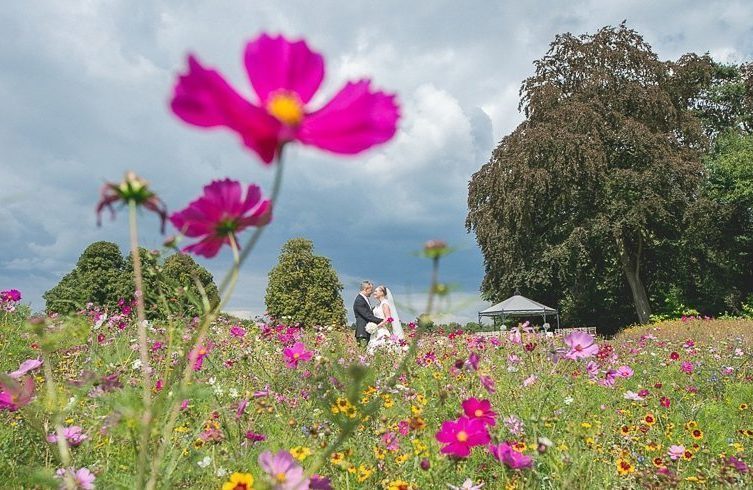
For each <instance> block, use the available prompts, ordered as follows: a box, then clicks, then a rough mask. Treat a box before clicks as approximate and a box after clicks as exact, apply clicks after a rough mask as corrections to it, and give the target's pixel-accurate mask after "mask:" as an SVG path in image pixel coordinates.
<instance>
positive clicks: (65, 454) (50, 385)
mask: <svg viewBox="0 0 753 490" xmlns="http://www.w3.org/2000/svg"><path fill="white" fill-rule="evenodd" d="M42 363H43V365H44V380H45V385H46V386H47V400H48V401H47V408H48V410H54V414H53V423H54V424H55V434H56V435H57V447H58V453H60V462H61V463H63V468H65V469H66V471H65V473H64V475H65V476H64V477H63V482H64V483H65V488H69V489H72V488H76V482H75V481H74V479H73V475H72V474H70V472H69V471H67V470H68V468H69V467H70V465H71V450H70V448H69V447H68V440H67V439H66V438H65V436H64V435H63V418H62V416H61V415H62V414H61V412H60V410H59V408H58V396H57V391H56V390H55V382H54V380H53V379H52V365H51V364H50V358H49V356H47V355H46V354H45V353H44V351H43V352H42Z"/></svg>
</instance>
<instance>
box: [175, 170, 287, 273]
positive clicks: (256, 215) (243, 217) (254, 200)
mask: <svg viewBox="0 0 753 490" xmlns="http://www.w3.org/2000/svg"><path fill="white" fill-rule="evenodd" d="M271 219H272V209H271V204H270V202H269V200H266V199H262V195H261V189H259V186H256V185H249V186H248V190H247V192H246V195H245V197H244V196H243V187H242V186H241V184H240V182H238V181H235V180H230V179H225V180H215V181H212V182H211V183H210V184H208V185H206V186H204V194H203V195H202V196H201V197H199V198H198V199H196V200H195V201H192V202H191V203H190V204H189V205H188V207H187V208H185V209H183V210H182V211H178V212H176V213H173V214H172V215H171V216H170V222H171V223H172V224H173V226H175V227H176V228H177V229H178V230H180V231H181V233H183V234H184V235H185V236H187V237H191V238H198V237H201V240H199V241H198V242H196V243H194V244H193V245H189V246H187V247H185V248H183V251H184V252H191V253H195V254H196V255H203V256H204V257H207V258H212V257H214V256H215V255H217V252H219V250H220V248H221V247H222V245H224V244H228V245H229V244H230V239H231V237H232V238H233V239H235V235H236V234H237V233H238V232H240V231H243V230H244V229H246V228H248V227H249V226H264V225H266V224H267V223H269V221H270V220H271ZM236 243H237V242H236Z"/></svg>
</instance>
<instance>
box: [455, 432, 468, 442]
mask: <svg viewBox="0 0 753 490" xmlns="http://www.w3.org/2000/svg"><path fill="white" fill-rule="evenodd" d="M457 438H458V441H460V442H465V441H467V440H468V434H467V433H466V432H465V431H464V430H461V431H460V432H458V435H457Z"/></svg>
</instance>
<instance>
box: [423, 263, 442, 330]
mask: <svg viewBox="0 0 753 490" xmlns="http://www.w3.org/2000/svg"><path fill="white" fill-rule="evenodd" d="M437 284H439V257H433V258H432V260H431V285H430V287H429V299H428V300H427V302H426V313H425V315H427V316H430V315H431V312H432V310H433V308H434V293H435V292H436V290H437Z"/></svg>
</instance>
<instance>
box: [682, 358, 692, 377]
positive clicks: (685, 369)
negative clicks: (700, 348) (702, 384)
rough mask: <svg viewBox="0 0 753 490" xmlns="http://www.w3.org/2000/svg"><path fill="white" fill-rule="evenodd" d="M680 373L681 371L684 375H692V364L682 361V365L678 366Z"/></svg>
mask: <svg viewBox="0 0 753 490" xmlns="http://www.w3.org/2000/svg"><path fill="white" fill-rule="evenodd" d="M680 371H682V372H683V373H685V374H692V373H693V363H692V362H689V361H682V364H681V365H680Z"/></svg>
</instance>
